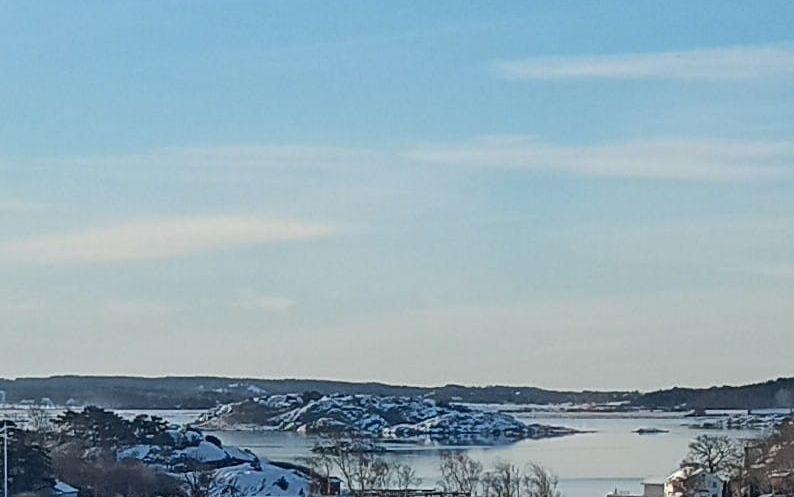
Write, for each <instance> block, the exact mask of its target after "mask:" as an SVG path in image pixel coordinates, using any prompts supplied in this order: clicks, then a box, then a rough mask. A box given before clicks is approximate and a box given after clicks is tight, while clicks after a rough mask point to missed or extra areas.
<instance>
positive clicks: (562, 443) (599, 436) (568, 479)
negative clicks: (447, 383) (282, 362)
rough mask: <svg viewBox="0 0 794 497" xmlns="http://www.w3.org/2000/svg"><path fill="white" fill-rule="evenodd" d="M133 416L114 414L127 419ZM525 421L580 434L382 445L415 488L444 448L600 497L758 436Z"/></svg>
mask: <svg viewBox="0 0 794 497" xmlns="http://www.w3.org/2000/svg"><path fill="white" fill-rule="evenodd" d="M148 412H149V413H151V414H157V415H159V416H161V417H164V418H165V419H167V420H169V421H172V422H175V423H180V424H186V423H189V422H191V421H193V420H194V419H195V418H196V416H197V415H198V414H199V412H197V411H154V412H153V411H148ZM138 413H140V411H127V412H120V414H122V415H125V416H134V415H135V414H138ZM513 414H514V415H515V416H516V417H518V418H519V419H521V420H523V421H525V422H527V423H541V424H549V425H560V426H567V427H571V428H576V429H578V430H581V431H585V432H586V433H580V434H576V435H570V436H565V437H560V438H550V439H543V440H522V441H519V442H516V443H512V444H509V445H500V446H492V447H464V446H444V445H432V444H429V445H405V444H386V445H387V447H388V449H389V453H388V457H392V458H395V459H396V460H399V461H400V462H402V463H405V464H410V465H411V466H412V467H414V469H415V470H416V471H417V473H418V475H419V476H420V477H421V478H422V480H423V481H422V486H433V485H434V484H435V483H436V482H437V481H438V478H439V474H438V463H439V456H440V454H441V452H442V451H444V450H462V451H466V452H467V453H468V454H469V455H470V456H472V457H474V458H475V459H477V460H479V461H480V462H482V463H483V465H484V466H485V467H486V468H487V467H489V466H491V465H493V463H494V462H496V461H497V460H507V461H510V462H512V463H514V464H517V465H519V466H524V465H526V464H527V463H528V462H530V461H533V462H538V463H540V464H542V465H543V466H545V467H546V468H548V469H550V470H552V471H554V472H555V473H556V474H558V475H559V477H560V488H561V490H562V491H563V492H564V494H565V495H566V496H567V497H604V495H605V494H606V493H608V492H610V491H612V490H615V489H618V490H622V491H631V492H635V493H639V492H641V491H642V481H643V480H644V479H646V478H659V477H664V476H666V475H668V474H670V473H671V472H672V471H674V470H675V469H676V468H677V467H678V464H679V462H680V461H681V459H682V458H683V457H684V456H685V455H686V453H687V445H688V444H689V442H690V441H691V440H692V439H693V438H694V437H696V436H697V435H699V434H701V433H711V434H717V433H719V434H725V435H728V436H730V437H733V438H737V439H742V438H753V437H757V436H759V435H760V434H761V432H759V431H750V430H732V431H719V432H715V431H713V430H711V431H706V430H695V429H691V428H688V427H687V426H685V425H684V423H685V421H686V418H683V417H681V416H680V415H676V414H672V413H661V412H653V413H652V412H648V413H639V414H637V413H632V414H631V415H603V414H595V413H577V414H567V413H559V412H533V413H513ZM640 427H653V428H660V429H663V430H667V431H668V433H659V434H653V435H650V434H649V435H638V434H636V433H633V432H632V431H633V430H635V429H637V428H640ZM213 434H214V435H216V436H218V437H219V438H221V440H223V442H224V443H225V444H230V445H238V446H241V447H245V448H247V449H250V450H251V451H253V452H254V453H255V454H257V455H258V456H260V457H262V458H264V459H270V460H275V461H289V462H299V460H300V458H301V457H305V456H309V455H311V448H312V446H313V445H314V443H315V441H316V438H314V437H311V436H304V435H299V434H296V433H286V432H274V431H259V432H250V431H224V432H215V433H213Z"/></svg>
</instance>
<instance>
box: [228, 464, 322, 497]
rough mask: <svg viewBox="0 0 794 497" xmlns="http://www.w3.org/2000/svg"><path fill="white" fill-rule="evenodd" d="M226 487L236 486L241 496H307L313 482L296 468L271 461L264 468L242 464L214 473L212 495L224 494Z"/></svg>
mask: <svg viewBox="0 0 794 497" xmlns="http://www.w3.org/2000/svg"><path fill="white" fill-rule="evenodd" d="M227 488H234V489H235V490H236V491H237V494H236V495H239V496H240V497H265V496H274V497H293V496H297V497H304V496H308V495H309V491H310V488H311V481H310V480H309V479H308V478H307V477H306V476H305V475H303V474H301V473H298V472H297V471H293V470H288V469H284V468H280V467H278V466H274V465H272V464H265V465H263V466H262V468H261V469H254V468H253V467H251V466H250V465H248V464H241V465H238V466H229V467H226V468H221V469H219V470H217V471H216V472H215V481H214V488H213V497H223V496H224V495H226V493H225V492H224V491H225V490H226V489H227Z"/></svg>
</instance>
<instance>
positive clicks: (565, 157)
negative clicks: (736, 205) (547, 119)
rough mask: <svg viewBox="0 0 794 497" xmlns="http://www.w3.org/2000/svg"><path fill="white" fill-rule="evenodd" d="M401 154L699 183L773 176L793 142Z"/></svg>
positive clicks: (793, 162) (530, 144)
mask: <svg viewBox="0 0 794 497" xmlns="http://www.w3.org/2000/svg"><path fill="white" fill-rule="evenodd" d="M406 156H407V157H408V158H409V159H411V160H414V161H419V162H423V163H428V164H441V165H447V166H471V167H487V168H501V169H514V170H528V171H551V172H563V173H569V174H578V175H588V176H606V177H625V178H641V179H661V180H677V181H700V182H732V181H748V180H778V179H783V178H788V177H790V176H791V173H792V170H794V142H792V141H782V142H753V141H724V140H681V139H657V140H643V141H632V142H624V143H616V144H607V145H582V146H572V145H553V144H549V143H545V142H542V141H539V140H537V139H535V138H534V137H531V136H493V137H481V138H478V139H475V140H470V141H468V142H463V143H459V144H453V145H449V146H443V147H424V148H417V149H414V150H412V151H409V152H407V154H406Z"/></svg>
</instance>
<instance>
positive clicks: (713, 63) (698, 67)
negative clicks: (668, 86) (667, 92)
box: [496, 44, 794, 80]
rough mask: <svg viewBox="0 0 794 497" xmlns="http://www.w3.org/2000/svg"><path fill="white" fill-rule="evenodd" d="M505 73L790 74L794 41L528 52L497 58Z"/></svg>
mask: <svg viewBox="0 0 794 497" xmlns="http://www.w3.org/2000/svg"><path fill="white" fill-rule="evenodd" d="M496 67H497V69H498V71H499V72H500V73H501V74H502V75H503V76H504V77H507V78H510V79H517V80H555V79H675V80H737V79H738V80H746V79H760V78H773V77H783V76H784V77H791V76H794V45H788V44H786V45H775V46H739V47H724V48H709V49H699V50H687V51H675V52H653V53H629V54H617V55H593V56H577V57H533V58H529V59H523V60H512V61H503V62H499V63H497V64H496Z"/></svg>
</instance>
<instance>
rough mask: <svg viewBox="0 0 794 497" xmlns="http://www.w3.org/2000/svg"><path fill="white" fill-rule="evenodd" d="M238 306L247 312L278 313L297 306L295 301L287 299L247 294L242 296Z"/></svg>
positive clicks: (237, 303)
mask: <svg viewBox="0 0 794 497" xmlns="http://www.w3.org/2000/svg"><path fill="white" fill-rule="evenodd" d="M236 306H237V307H239V308H241V309H246V310H254V311H262V312H268V313H278V312H286V311H288V310H290V309H292V308H293V307H294V306H295V301H294V300H292V299H289V298H286V297H279V296H272V295H259V294H255V293H251V292H246V293H244V294H243V295H241V296H240V298H239V299H238V301H237V302H236Z"/></svg>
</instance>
